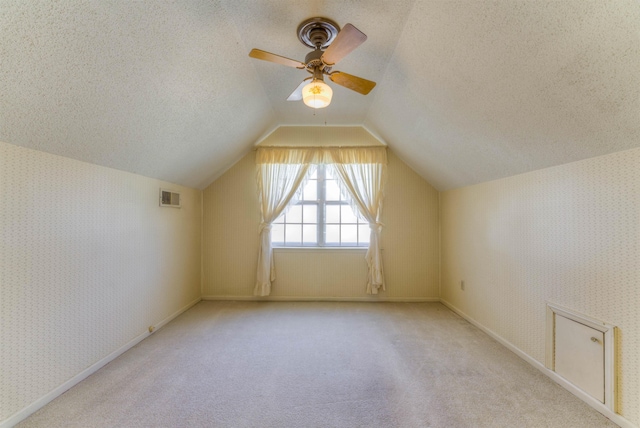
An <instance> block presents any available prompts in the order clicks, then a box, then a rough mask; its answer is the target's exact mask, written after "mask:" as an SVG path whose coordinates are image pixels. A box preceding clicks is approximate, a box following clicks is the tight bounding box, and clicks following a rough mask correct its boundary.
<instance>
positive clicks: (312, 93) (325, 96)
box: [302, 80, 333, 108]
mask: <svg viewBox="0 0 640 428" xmlns="http://www.w3.org/2000/svg"><path fill="white" fill-rule="evenodd" d="M332 96H333V90H332V89H331V87H330V86H329V85H327V84H326V83H324V82H323V81H322V80H313V81H312V82H311V83H307V84H306V85H305V86H304V88H302V101H303V102H304V103H305V104H306V105H307V106H309V107H311V108H325V107H326V106H328V105H329V104H330V103H331V97H332Z"/></svg>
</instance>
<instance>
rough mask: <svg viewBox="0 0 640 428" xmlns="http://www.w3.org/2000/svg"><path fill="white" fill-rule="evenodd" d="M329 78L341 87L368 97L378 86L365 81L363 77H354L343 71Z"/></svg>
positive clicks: (332, 74) (334, 73)
mask: <svg viewBox="0 0 640 428" xmlns="http://www.w3.org/2000/svg"><path fill="white" fill-rule="evenodd" d="M329 78H330V79H331V81H332V82H333V83H337V84H338V85H340V86H344V87H345V88H348V89H351V90H352V91H356V92H359V93H361V94H362V95H367V94H368V93H369V92H371V90H372V89H373V88H374V87H375V86H376V82H372V81H371V80H367V79H363V78H362V77H358V76H352V75H351V74H347V73H343V72H341V71H334V72H333V73H331V74H330V75H329Z"/></svg>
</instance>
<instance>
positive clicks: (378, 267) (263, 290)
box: [253, 147, 387, 296]
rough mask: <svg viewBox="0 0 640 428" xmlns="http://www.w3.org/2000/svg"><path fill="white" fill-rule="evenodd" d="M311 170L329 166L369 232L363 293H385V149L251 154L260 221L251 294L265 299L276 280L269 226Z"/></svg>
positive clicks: (264, 149)
mask: <svg viewBox="0 0 640 428" xmlns="http://www.w3.org/2000/svg"><path fill="white" fill-rule="evenodd" d="M311 164H334V166H335V169H336V172H337V175H338V179H339V181H340V182H341V185H342V187H343V188H344V190H345V191H346V192H348V193H349V195H350V196H351V198H352V200H353V204H354V206H355V208H356V210H355V211H357V212H359V213H360V215H362V216H363V217H364V219H365V220H366V221H368V222H369V227H370V228H371V240H370V243H369V249H368V251H367V255H366V260H367V264H368V265H369V274H368V279H367V293H369V294H377V293H378V291H379V290H380V289H381V288H382V290H384V289H385V284H384V272H383V268H382V254H381V251H380V232H381V230H382V223H381V222H380V216H381V214H382V199H383V192H384V184H385V180H386V168H387V151H386V149H385V148H384V147H349V148H336V147H305V148H292V147H262V148H259V149H258V150H257V153H256V167H257V182H258V195H259V196H258V197H259V201H260V210H261V213H262V221H261V223H260V249H259V251H258V270H257V279H256V286H255V288H254V291H253V294H254V295H256V296H268V295H269V293H270V292H271V282H272V281H274V280H275V278H276V277H275V266H274V263H273V249H272V248H271V224H272V223H273V221H274V220H275V219H277V218H278V217H279V216H280V215H281V214H282V213H283V211H284V210H285V209H286V208H287V206H288V205H289V204H290V203H291V202H295V199H296V193H297V192H298V190H299V189H300V188H301V187H302V184H303V181H304V179H305V175H306V174H307V171H308V170H309V167H310V165H311Z"/></svg>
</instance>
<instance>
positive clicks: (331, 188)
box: [325, 180, 340, 201]
mask: <svg viewBox="0 0 640 428" xmlns="http://www.w3.org/2000/svg"><path fill="white" fill-rule="evenodd" d="M325 185H326V187H325V191H326V199H327V201H339V200H340V188H339V187H338V183H337V182H336V180H327V181H325Z"/></svg>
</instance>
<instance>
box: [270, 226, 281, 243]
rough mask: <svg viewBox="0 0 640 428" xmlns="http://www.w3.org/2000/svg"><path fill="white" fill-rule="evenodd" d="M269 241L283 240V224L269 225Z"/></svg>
mask: <svg viewBox="0 0 640 428" xmlns="http://www.w3.org/2000/svg"><path fill="white" fill-rule="evenodd" d="M271 242H279V243H283V242H284V224H274V225H273V226H271Z"/></svg>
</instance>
